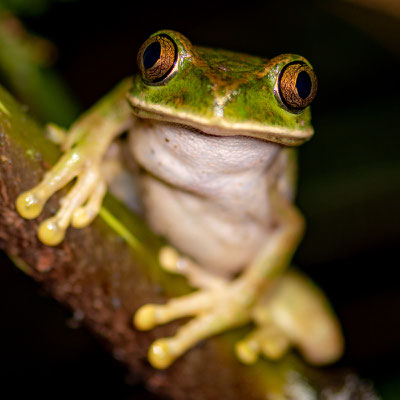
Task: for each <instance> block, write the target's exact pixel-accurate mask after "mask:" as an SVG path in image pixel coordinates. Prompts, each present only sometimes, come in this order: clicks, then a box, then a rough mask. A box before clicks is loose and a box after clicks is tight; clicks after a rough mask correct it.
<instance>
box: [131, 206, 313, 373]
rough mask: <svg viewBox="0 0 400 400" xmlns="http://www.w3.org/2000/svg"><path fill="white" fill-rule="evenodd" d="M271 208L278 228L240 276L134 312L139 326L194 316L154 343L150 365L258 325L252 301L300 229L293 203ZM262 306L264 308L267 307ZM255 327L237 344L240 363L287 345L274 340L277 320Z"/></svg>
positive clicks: (286, 257) (280, 267)
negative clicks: (226, 333)
mask: <svg viewBox="0 0 400 400" xmlns="http://www.w3.org/2000/svg"><path fill="white" fill-rule="evenodd" d="M276 207H277V209H278V210H279V211H280V212H279V215H280V217H281V218H280V219H281V221H280V223H279V226H278V228H276V230H275V232H274V233H273V234H272V235H271V237H270V238H269V240H268V243H267V244H266V245H265V247H264V248H263V249H262V250H261V252H260V254H259V255H258V257H256V259H255V261H254V262H253V263H252V264H251V265H250V266H249V267H248V268H247V270H246V271H244V272H243V274H242V275H241V276H240V277H239V278H237V279H236V280H234V281H232V282H229V281H227V282H225V283H224V284H223V285H221V282H220V281H218V280H217V281H215V280H213V279H210V280H208V281H207V280H206V279H201V280H200V281H201V282H202V285H200V286H202V289H201V290H200V291H198V292H195V293H193V294H190V295H188V296H184V297H181V298H177V299H173V300H171V301H169V302H168V303H167V304H165V305H156V304H147V305H145V306H143V307H141V308H140V309H139V310H138V311H137V312H136V314H135V317H134V323H135V325H136V327H137V328H139V329H142V330H147V329H151V328H153V327H154V326H156V325H160V324H163V323H166V322H169V321H172V320H174V319H177V318H181V317H187V316H193V317H195V318H194V319H193V320H191V321H190V322H188V323H187V324H185V325H183V326H182V327H181V328H180V329H179V330H178V332H177V334H176V335H175V336H173V337H171V338H163V339H159V340H157V341H156V342H154V343H153V345H152V346H151V348H150V351H149V359H150V362H151V363H152V364H153V365H154V366H155V367H157V368H166V367H168V366H169V365H170V364H171V363H172V362H173V361H174V360H175V359H176V358H177V357H179V356H180V355H181V354H183V353H184V352H185V351H186V350H188V349H189V348H190V347H192V346H194V345H195V344H196V343H197V342H199V341H200V340H202V339H204V338H207V337H209V336H212V335H214V334H217V333H219V332H222V331H224V330H227V329H229V328H232V327H236V326H239V325H243V324H245V323H247V322H249V321H251V320H253V321H255V322H256V323H257V321H256V319H255V316H254V310H255V305H256V304H257V300H258V298H259V297H260V296H261V294H262V293H265V292H267V293H268V290H269V289H268V287H269V286H272V283H274V282H275V281H276V280H277V278H278V277H279V276H280V275H281V274H282V272H283V271H284V270H285V268H286V267H287V266H288V265H289V263H290V260H291V258H292V255H293V253H294V251H295V249H296V247H297V245H298V243H299V241H300V238H301V236H302V233H303V227H304V222H303V218H302V216H301V214H300V213H299V212H298V211H297V209H296V208H295V207H294V206H292V205H291V204H288V203H285V202H284V201H277V202H276ZM168 268H169V269H171V268H170V267H168ZM188 273H189V278H190V281H191V282H195V281H196V280H197V281H199V279H198V277H196V272H195V270H194V269H193V268H190V270H188ZM266 308H267V310H266V311H268V305H267V306H266ZM258 310H259V307H258ZM258 325H259V326H258V327H257V328H256V329H258V331H256V334H255V335H253V336H250V337H249V338H247V339H245V340H244V341H243V342H241V343H240V345H239V347H238V348H237V354H238V355H239V357H240V358H241V359H242V360H243V361H245V362H252V361H255V359H256V358H257V356H258V353H259V352H264V353H265V354H268V353H269V355H270V356H273V354H275V355H276V356H278V355H280V354H282V353H283V352H284V351H285V350H286V348H287V347H288V342H289V339H290V338H289V337H285V336H284V335H282V336H281V338H279V337H280V335H279V333H280V332H282V329H281V328H280V327H279V326H278V325H277V324H274V323H269V322H268V323H260V324H258ZM254 343H256V344H257V346H258V348H255V347H257V346H254ZM271 345H272V346H271ZM268 346H269V347H268ZM262 349H267V350H264V351H263V350H262ZM251 352H253V354H250V353H251ZM310 358H311V357H310Z"/></svg>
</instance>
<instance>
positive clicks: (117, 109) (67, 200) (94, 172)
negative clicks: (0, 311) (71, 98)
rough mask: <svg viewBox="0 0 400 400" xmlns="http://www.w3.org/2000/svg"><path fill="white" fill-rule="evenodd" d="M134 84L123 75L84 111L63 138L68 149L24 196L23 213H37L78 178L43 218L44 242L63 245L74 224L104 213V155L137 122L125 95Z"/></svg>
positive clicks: (29, 215) (20, 204) (20, 203)
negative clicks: (55, 211)
mask: <svg viewBox="0 0 400 400" xmlns="http://www.w3.org/2000/svg"><path fill="white" fill-rule="evenodd" d="M129 86H130V80H125V81H123V82H122V83H121V84H120V85H118V86H117V87H116V88H115V89H114V90H113V91H112V92H111V93H110V94H109V95H108V96H106V97H105V98H103V99H102V100H101V101H100V102H99V103H97V104H95V105H94V106H93V107H92V109H90V110H89V111H88V112H87V113H86V114H85V115H83V116H82V117H81V118H80V119H79V120H78V121H77V122H76V123H75V124H74V125H73V126H72V128H71V130H70V132H69V135H68V136H67V138H66V139H65V141H64V142H63V148H64V149H65V150H66V153H65V154H64V155H63V156H62V157H61V158H60V160H59V161H58V162H57V164H56V165H55V166H54V167H53V168H52V169H51V170H50V171H49V172H47V173H46V174H45V176H44V178H43V180H42V181H41V182H40V183H39V184H38V185H37V186H35V187H34V188H32V189H30V190H28V191H26V192H24V193H22V194H21V195H20V196H19V197H18V199H17V201H16V207H17V210H18V212H19V213H20V215H21V216H23V217H24V218H27V219H33V218H36V217H37V216H38V215H39V214H40V213H41V212H42V209H43V207H44V204H45V203H46V201H47V200H48V198H49V197H50V196H52V195H53V194H54V193H55V192H56V191H57V190H59V189H61V188H62V187H64V186H65V185H67V184H68V183H69V182H70V181H71V180H73V179H74V178H77V179H76V183H75V184H74V186H73V187H72V189H71V190H70V191H69V192H68V194H67V195H66V196H65V197H64V198H62V199H61V201H60V209H59V210H58V212H57V213H56V214H55V215H54V216H53V217H51V218H49V219H47V220H45V221H43V222H42V223H41V224H40V226H39V229H38V236H39V238H40V240H41V241H42V242H43V243H45V244H47V245H52V246H54V245H57V244H58V243H60V242H61V241H62V240H63V238H64V235H65V231H66V229H67V228H68V226H69V225H70V224H71V225H73V226H75V227H83V226H86V225H88V224H89V223H90V222H91V221H92V220H93V219H94V218H95V217H96V215H97V214H98V212H99V210H100V206H101V201H102V199H103V197H104V195H105V192H106V187H107V186H106V183H105V181H104V179H103V178H102V171H101V164H102V160H103V156H104V154H105V152H106V150H107V148H108V147H109V145H110V143H111V142H112V140H113V139H114V138H115V137H116V136H117V135H118V134H120V133H122V132H123V131H125V130H126V129H128V128H129V126H130V124H131V123H132V119H131V112H130V109H129V106H128V104H127V102H126V98H125V96H126V93H127V91H128V88H129Z"/></svg>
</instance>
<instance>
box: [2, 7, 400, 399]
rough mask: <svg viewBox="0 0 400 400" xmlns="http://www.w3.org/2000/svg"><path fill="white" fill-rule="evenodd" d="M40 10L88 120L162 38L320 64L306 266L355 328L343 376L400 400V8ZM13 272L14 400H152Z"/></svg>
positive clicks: (304, 151)
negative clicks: (181, 37) (177, 36)
mask: <svg viewBox="0 0 400 400" xmlns="http://www.w3.org/2000/svg"><path fill="white" fill-rule="evenodd" d="M0 3H1V1H0ZM11 3H13V2H11ZM32 3H34V4H35V7H34V8H33V7H31V8H28V9H27V8H23V7H22V8H19V9H18V10H19V11H18V13H19V14H20V18H21V20H22V21H23V22H24V24H25V25H26V27H27V28H28V29H29V30H30V31H32V32H34V33H37V34H39V35H40V36H42V37H45V38H47V39H49V40H50V41H52V42H53V43H54V44H55V45H56V47H57V49H58V58H57V62H56V64H55V67H56V68H57V70H58V71H59V72H60V74H61V75H62V76H63V78H64V79H65V80H66V82H67V83H68V86H69V87H70V89H71V91H72V92H73V93H74V95H75V96H76V98H77V100H78V101H79V102H80V105H81V110H84V109H85V108H86V107H88V106H90V105H91V104H92V103H93V102H94V101H96V100H97V99H98V98H99V97H100V96H101V95H103V94H105V93H106V92H107V91H108V90H109V89H111V88H112V87H113V86H114V85H115V84H116V83H117V82H118V81H119V80H120V79H122V78H123V77H124V76H127V75H130V74H132V72H133V71H136V70H137V68H136V61H135V60H136V52H137V50H138V48H139V46H140V44H141V43H142V42H143V41H144V40H145V39H146V38H147V36H148V35H149V34H150V33H152V32H153V31H156V30H159V29H163V28H168V29H174V30H177V31H180V32H182V33H183V34H185V35H186V36H187V37H188V38H189V39H190V40H191V41H192V42H193V43H195V44H199V45H207V46H211V47H221V48H227V49H231V50H236V51H241V52H247V53H250V54H254V55H260V56H263V57H273V56H276V55H278V54H281V53H286V52H292V53H299V54H302V55H304V56H305V57H306V58H307V59H308V60H309V61H310V62H311V63H312V64H313V66H314V68H315V70H316V72H317V75H318V78H319V94H318V95H317V98H316V100H315V101H314V104H313V106H312V111H313V124H314V127H315V131H316V135H315V136H314V138H313V139H312V141H311V142H309V143H307V144H305V145H304V146H303V147H302V148H301V151H300V180H299V194H298V204H299V206H300V208H301V209H302V211H303V212H304V214H305V216H306V218H307V221H308V228H307V233H306V236H305V238H304V240H303V243H302V245H301V247H300V249H299V251H298V252H297V254H296V257H295V264H296V265H297V266H299V267H300V268H301V269H303V270H304V271H306V272H307V274H309V275H310V276H311V277H312V278H313V279H314V280H315V281H316V282H317V283H318V284H319V285H320V286H321V287H322V288H323V289H324V291H325V292H326V293H327V295H328V297H329V298H330V299H331V301H332V304H333V307H334V308H335V310H336V311H337V314H338V316H339V318H340V320H341V322H342V324H343V329H344V333H345V336H346V344H347V348H346V353H345V356H344V358H343V359H342V360H341V361H340V363H339V366H350V367H352V368H354V369H355V370H356V371H357V372H358V374H359V375H360V376H362V377H363V378H365V379H368V380H372V381H373V382H374V384H375V386H376V388H377V390H378V391H379V392H380V393H381V394H382V397H383V398H384V399H385V400H386V399H398V398H400V368H399V366H398V360H399V356H400V323H399V320H400V318H399V311H398V310H399V308H400V291H399V289H398V287H399V284H398V280H397V269H398V266H399V260H398V256H397V255H398V248H399V245H400V211H399V205H400V157H399V146H400V131H399V128H398V121H397V120H398V116H399V114H400V95H399V87H400V85H399V82H400V72H399V71H400V3H399V2H398V1H397V2H396V1H390V0H386V1H379V0H377V1H372V0H370V1H368V0H357V1H356V0H353V1H348V2H345V1H321V2H300V1H299V2H294V1H293V2H277V1H275V2H268V1H264V2H263V6H259V5H258V6H256V5H252V4H250V3H249V2H242V3H239V5H236V6H233V3H232V2H230V3H226V4H225V3H224V4H222V3H217V2H214V3H213V4H208V3H205V2H187V3H186V5H185V6H180V7H179V6H178V5H175V4H174V3H173V2H164V3H161V4H159V3H154V2H141V3H137V4H135V3H134V2H129V3H128V2H123V1H120V0H114V1H113V2H112V3H106V4H103V5H102V4H100V2H90V1H69V2H68V1H65V2H61V1H60V2H56V1H54V2H51V1H47V2H46V1H37V2H32ZM21 10H22V11H21ZM0 266H1V268H0V313H1V317H2V323H1V329H0V343H2V344H3V350H2V352H1V353H2V357H1V358H2V364H3V368H4V367H5V368H6V371H4V370H3V373H2V375H1V378H0V382H1V384H3V382H4V383H8V385H10V386H11V387H12V388H13V393H14V396H13V397H18V395H26V394H27V393H30V394H39V395H41V396H42V397H44V398H46V397H49V398H50V397H52V396H53V395H57V397H58V398H60V396H61V398H64V397H65V398H67V397H71V396H73V395H76V393H80V396H81V397H84V395H85V393H87V394H90V395H91V396H93V397H95V396H104V397H105V396H108V397H110V398H113V399H128V398H132V396H134V395H135V396H137V397H136V398H143V399H149V398H151V397H150V395H149V394H146V392H145V389H144V388H143V387H142V386H140V385H139V386H138V385H136V386H129V385H127V384H126V383H125V371H124V369H123V367H121V366H120V365H118V363H117V362H116V361H114V360H113V359H112V357H111V356H110V355H109V354H107V353H105V352H104V351H103V350H102V348H101V347H100V345H99V344H98V343H97V342H96V340H95V339H93V338H92V337H91V336H90V334H88V333H87V332H86V331H85V330H84V329H82V328H79V327H76V326H75V323H73V322H72V318H71V314H70V313H69V312H68V311H67V310H65V309H63V308H62V307H61V306H59V305H58V304H56V303H55V302H54V301H53V300H52V299H49V298H48V297H46V296H45V295H44V294H43V293H42V292H41V290H40V288H39V287H38V286H37V285H36V284H35V283H34V282H32V281H31V280H30V279H29V278H28V277H26V276H25V275H24V274H23V273H22V272H20V271H19V270H17V269H16V268H15V267H14V266H13V265H12V263H11V262H10V261H9V260H8V259H7V258H6V257H5V256H4V255H3V256H2V257H1V258H0ZM60 388H62V390H61V391H60ZM60 392H61V394H60Z"/></svg>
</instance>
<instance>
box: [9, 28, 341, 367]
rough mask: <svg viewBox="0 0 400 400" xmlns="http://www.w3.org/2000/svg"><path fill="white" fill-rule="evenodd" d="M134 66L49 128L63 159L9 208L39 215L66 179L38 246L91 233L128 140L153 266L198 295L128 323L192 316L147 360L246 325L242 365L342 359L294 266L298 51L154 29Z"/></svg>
mask: <svg viewBox="0 0 400 400" xmlns="http://www.w3.org/2000/svg"><path fill="white" fill-rule="evenodd" d="M137 62H138V67H139V73H137V74H136V75H134V76H133V77H131V78H127V79H125V80H124V81H122V82H121V83H120V84H119V85H118V86H117V87H116V88H115V89H113V90H112V91H111V93H109V94H108V95H106V96H105V97H104V98H102V99H101V100H100V101H99V102H97V103H96V104H95V105H94V106H93V107H92V108H90V109H89V110H88V111H87V112H85V113H84V114H83V115H82V116H81V117H80V118H79V119H78V120H77V121H76V122H75V123H74V124H73V125H72V126H71V127H70V129H69V130H68V132H67V133H66V132H64V131H62V130H60V129H57V128H54V127H53V133H57V135H58V136H57V135H55V136H57V137H58V138H59V140H58V142H59V143H60V145H61V148H62V150H63V155H62V156H61V158H60V159H59V161H58V162H57V163H56V164H55V166H54V167H52V168H51V169H50V170H49V171H48V172H47V173H46V174H45V176H44V177H43V179H42V181H41V182H40V183H39V184H38V185H36V186H35V187H33V188H31V189H29V190H27V191H25V192H24V193H22V194H20V195H19V197H18V198H17V200H16V208H17V211H18V212H19V214H20V215H21V216H22V217H24V218H26V219H33V218H36V217H38V216H39V215H40V214H41V212H42V209H43V207H44V205H45V203H46V201H47V200H48V199H49V198H50V197H51V196H52V195H53V194H54V193H55V192H56V191H58V190H59V189H61V188H63V187H64V186H66V185H68V184H69V183H70V182H71V181H75V183H74V184H73V186H72V188H70V189H69V192H67V194H66V195H65V196H64V197H63V198H62V200H61V201H60V208H59V210H58V211H57V212H56V214H55V215H53V216H51V217H50V218H48V219H46V220H44V221H43V222H42V223H41V224H40V225H39V227H38V237H39V239H40V240H41V241H42V242H43V243H44V244H46V245H49V246H56V245H58V244H60V243H61V242H62V241H63V239H64V237H65V233H66V231H67V229H68V228H69V226H72V227H74V228H83V227H85V226H87V225H89V224H90V223H91V222H92V221H93V220H94V219H95V218H96V216H97V215H98V214H99V210H100V208H101V204H102V200H103V198H104V196H105V194H106V191H107V187H108V186H109V181H110V180H112V179H113V174H110V173H108V174H107V172H106V170H105V168H104V165H105V164H106V154H107V152H108V149H109V148H110V147H111V146H112V145H113V143H114V142H115V140H116V139H117V138H118V137H119V136H120V135H121V134H122V133H124V132H129V135H128V139H127V141H126V142H125V144H124V146H125V147H126V148H127V150H128V154H129V157H130V159H131V160H133V162H134V164H135V165H136V166H137V167H138V168H137V170H136V176H135V180H134V181H135V185H137V186H138V187H139V191H138V192H139V194H140V204H141V205H142V206H141V207H142V211H143V215H144V217H145V219H146V221H147V223H148V224H149V226H150V227H151V228H152V229H153V230H154V231H155V232H156V233H157V234H159V235H161V236H163V237H165V238H166V239H167V241H168V245H166V246H163V247H162V248H161V250H160V252H159V254H158V259H159V261H160V265H161V267H162V268H164V269H165V270H167V271H169V272H170V273H173V274H180V275H182V276H184V277H185V278H186V279H187V281H188V283H189V284H190V286H191V287H192V288H193V291H192V292H191V293H189V294H186V295H184V296H180V297H176V298H172V299H169V300H167V301H166V302H165V303H164V304H143V305H142V306H141V307H140V308H139V309H138V310H136V312H135V314H134V315H133V325H134V327H135V328H136V329H138V330H143V331H146V330H151V329H153V328H154V327H156V326H158V325H161V324H166V323H169V322H171V321H174V320H177V319H181V318H185V317H190V318H191V319H189V321H188V322H185V323H183V324H182V325H181V326H180V327H179V328H178V329H177V331H176V333H175V335H173V336H171V337H161V338H159V339H157V340H155V341H154V342H153V343H152V345H151V346H150V348H149V350H148V360H149V362H150V363H151V364H152V365H153V366H154V367H155V368H158V369H164V368H168V367H169V366H170V365H171V364H172V363H173V362H174V361H175V360H176V359H178V358H179V357H181V356H183V355H184V353H186V352H187V351H189V350H190V349H191V348H193V347H195V346H196V345H198V344H199V343H201V342H203V341H204V340H205V339H207V338H210V337H212V336H215V335H218V334H220V333H222V332H225V331H227V330H230V329H233V328H237V327H240V326H245V325H249V326H251V330H250V332H249V333H248V334H247V335H244V337H243V338H241V339H240V340H239V341H238V342H237V343H236V344H235V346H234V352H235V354H236V355H237V357H238V359H239V360H240V361H242V362H243V363H245V364H253V363H255V362H256V361H257V360H258V359H259V357H260V356H265V357H267V358H269V359H272V360H277V359H280V358H282V357H283V356H284V355H285V354H286V353H287V352H288V350H289V349H290V348H292V347H293V348H296V349H297V350H298V351H299V352H300V353H301V354H302V356H303V357H304V358H305V359H306V360H307V361H308V362H309V363H311V364H315V365H324V364H328V363H332V362H334V361H336V360H337V359H338V358H340V356H341V354H342V352H343V335H342V332H341V327H340V323H339V321H338V319H337V317H336V316H335V314H334V312H333V311H332V309H331V307H330V305H329V302H328V300H327V298H326V297H325V295H324V294H323V292H322V291H321V290H320V289H319V288H317V287H316V285H315V284H313V283H312V282H311V280H310V279H309V278H307V277H305V275H303V274H302V273H300V272H299V271H297V270H295V269H293V268H289V267H290V266H291V261H292V257H293V255H294V253H295V251H296V249H297V247H298V245H299V243H300V241H301V238H302V236H303V232H304V229H305V221H304V217H303V216H302V214H301V212H300V211H299V210H298V208H297V207H296V206H295V204H294V196H295V187H296V175H297V161H296V149H297V147H298V146H300V145H301V144H303V143H305V142H306V141H308V140H309V139H310V138H311V137H312V136H313V134H314V130H313V127H312V125H311V112H310V104H311V102H312V101H313V100H314V98H315V95H316V92H317V86H318V82H317V77H316V74H315V72H314V70H313V68H312V66H311V64H310V63H309V62H308V61H307V60H306V59H305V58H304V57H302V56H300V55H296V54H282V55H279V56H276V57H274V58H272V59H267V58H262V57H258V56H250V55H247V54H244V53H238V52H233V51H228V50H221V49H214V48H208V47H201V46H194V45H192V43H191V42H190V41H189V39H187V38H186V37H185V36H184V35H182V34H180V33H178V32H176V31H173V30H160V31H157V32H155V33H153V34H152V35H151V36H150V37H149V38H148V39H147V40H146V41H145V42H144V43H143V45H142V46H141V47H140V49H139V51H138V54H137ZM55 136H54V137H55ZM107 175H108V176H107Z"/></svg>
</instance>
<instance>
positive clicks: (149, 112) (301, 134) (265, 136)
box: [129, 96, 314, 146]
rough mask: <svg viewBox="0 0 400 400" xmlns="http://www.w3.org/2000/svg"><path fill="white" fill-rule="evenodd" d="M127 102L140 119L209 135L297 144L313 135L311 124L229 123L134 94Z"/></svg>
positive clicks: (226, 120)
mask: <svg viewBox="0 0 400 400" xmlns="http://www.w3.org/2000/svg"><path fill="white" fill-rule="evenodd" d="M129 103H130V105H131V107H132V110H133V113H134V114H135V115H136V116H138V117H140V118H145V119H154V120H158V121H163V122H172V123H177V124H181V125H188V126H190V127H193V128H195V129H198V130H200V131H202V132H204V133H206V134H210V135H216V136H234V135H240V136H249V137H254V138H258V139H262V140H267V141H270V142H274V143H279V144H282V145H285V146H299V145H301V144H302V143H304V142H306V141H307V140H309V139H310V138H311V137H312V135H313V134H314V130H313V129H312V128H311V127H307V128H305V129H292V128H291V129H288V128H284V127H281V126H274V125H265V124H261V123H257V122H253V121H247V122H232V121H230V120H228V119H226V118H223V117H213V118H205V117H202V116H199V115H195V114H192V113H189V112H187V111H176V110H171V109H170V108H168V107H165V106H162V105H159V104H148V103H146V102H145V101H142V100H140V99H138V98H137V97H134V96H129Z"/></svg>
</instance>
